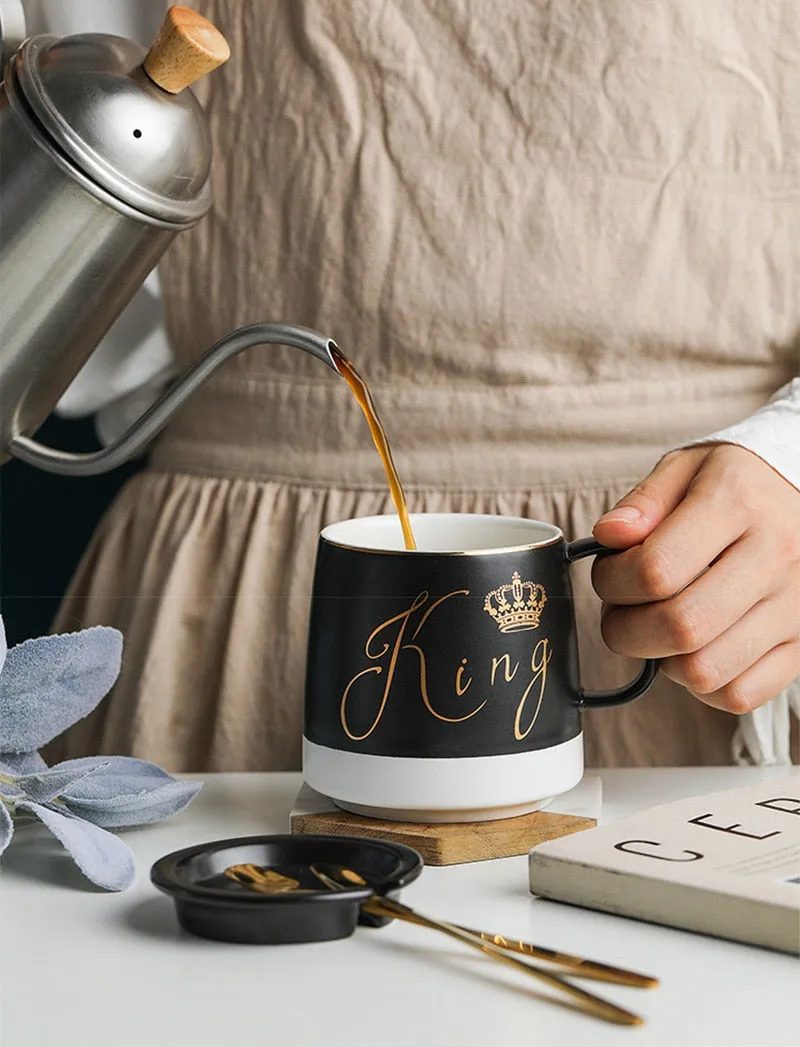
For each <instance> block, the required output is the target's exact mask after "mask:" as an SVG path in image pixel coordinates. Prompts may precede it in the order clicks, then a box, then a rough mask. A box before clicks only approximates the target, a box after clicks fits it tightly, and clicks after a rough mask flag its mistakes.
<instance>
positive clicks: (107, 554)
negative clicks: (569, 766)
mask: <svg viewBox="0 0 800 1047" xmlns="http://www.w3.org/2000/svg"><path fill="white" fill-rule="evenodd" d="M197 7H198V8H199V9H200V10H201V11H202V12H203V13H204V14H207V15H208V16H209V17H210V18H211V19H212V20H213V21H214V22H215V23H216V24H217V25H218V26H219V27H220V28H221V29H222V30H223V32H224V33H225V34H226V35H227V37H228V38H229V40H230V43H231V48H232V53H233V56H234V57H233V58H232V60H231V61H230V62H229V63H228V64H227V65H226V66H225V67H223V68H222V69H221V70H219V71H217V72H216V73H215V74H213V75H212V76H211V77H209V78H208V79H207V80H206V81H204V82H203V83H201V84H200V85H198V96H199V97H200V99H201V101H202V102H203V103H204V105H205V108H206V111H207V114H208V117H209V121H210V128H211V137H212V141H213V146H214V172H213V174H214V185H215V198H216V204H215V207H214V210H213V211H212V213H211V214H210V215H209V216H208V217H207V218H205V219H204V220H203V222H202V223H200V224H199V225H198V226H197V227H196V228H195V229H193V230H192V231H190V232H187V233H184V234H182V235H181V236H180V237H178V238H177V240H176V241H175V244H174V246H173V247H172V248H171V249H170V251H169V253H168V255H167V257H166V258H165V260H164V262H163V264H162V266H161V267H160V276H161V281H162V284H163V293H164V304H165V311H166V318H167V328H168V332H169V335H170V339H171V345H172V348H173V351H174V353H175V356H176V358H177V361H178V363H179V364H181V365H185V364H186V363H188V362H189V361H190V360H192V359H193V358H194V357H196V355H197V354H198V353H199V352H201V351H202V350H203V349H204V348H205V347H206V346H207V345H209V344H210V343H211V342H212V341H214V340H215V339H216V338H218V337H220V336H221V335H223V334H225V333H226V332H228V331H230V330H231V329H233V328H235V327H238V326H240V325H242V324H245V323H250V322H255V321H263V320H282V321H287V322H294V323H301V324H304V325H306V326H309V327H312V328H315V329H317V330H321V331H323V332H324V333H326V334H329V335H330V336H332V337H334V338H336V340H337V341H338V343H339V344H340V345H341V346H342V348H343V349H344V351H345V352H346V354H347V355H348V356H350V358H351V359H353V361H354V362H355V363H356V365H357V366H358V367H359V369H360V370H361V371H362V372H363V373H364V375H365V377H366V378H367V379H368V381H369V382H370V384H371V387H372V390H373V393H374V396H375V399H376V401H377V403H378V405H379V408H380V410H381V413H382V416H383V420H384V423H385V425H386V429H387V431H388V433H389V436H390V439H391V442H392V446H393V449H394V453H395V457H396V460H397V464H398V466H399V470H400V474H401V477H402V479H403V480H404V482H405V484H406V488H407V494H408V496H409V503H410V507H411V509H412V511H417V512H420V511H421V512H428V511H459V512H484V513H504V514H510V515H517V516H526V517H532V518H537V519H542V520H549V521H552V522H554V523H556V524H558V525H559V526H560V527H561V528H562V529H563V530H564V532H565V533H566V535H567V536H568V537H569V538H577V537H581V536H585V535H588V534H590V533H591V532H592V531H593V530H594V533H595V534H596V536H597V537H598V539H599V540H600V541H602V542H603V543H604V544H606V545H608V546H611V547H615V548H618V549H622V550H624V551H623V552H621V553H620V554H619V555H617V556H615V557H608V558H604V559H602V560H600V561H598V562H597V563H596V565H595V567H594V569H593V570H594V584H595V586H596V589H597V593H598V594H599V597H601V598H602V600H603V601H605V604H606V609H605V611H604V612H603V622H602V625H603V633H604V635H605V638H606V640H607V642H608V644H609V646H610V648H611V651H609V650H607V649H606V648H605V646H604V644H603V642H602V640H601V636H600V615H601V610H600V608H601V602H600V600H599V599H598V595H595V593H593V591H592V585H591V578H590V575H589V571H590V568H589V567H586V569H585V570H583V569H581V568H582V567H583V566H584V565H577V567H576V575H575V585H576V597H577V605H578V617H579V623H578V624H579V636H580V642H581V662H582V670H581V671H582V680H583V683H584V685H585V686H587V687H593V688H596V687H610V686H617V685H620V684H621V683H623V682H624V681H625V680H626V679H629V678H631V677H632V676H633V674H634V672H635V670H636V661H635V659H638V658H641V657H645V656H652V657H658V658H660V659H662V663H661V666H662V671H661V673H660V674H659V678H658V680H657V682H656V684H655V686H654V687H653V688H652V690H651V691H650V692H649V693H648V694H647V695H646V696H645V697H643V698H641V699H640V700H638V701H636V702H634V703H632V704H630V705H627V706H624V707H621V708H617V709H610V710H603V711H598V712H594V713H588V714H587V715H586V716H585V719H584V728H585V737H586V756H587V762H588V763H589V764H590V765H595V766H597V765H606V766H615V765H616V766H619V765H628V766H636V765H645V764H660V765H686V764H723V763H729V762H730V761H731V760H732V759H740V760H748V759H749V760H755V761H757V762H786V761H788V760H789V708H790V706H791V705H793V706H794V709H795V711H796V712H797V711H798V709H799V708H800V705H799V704H798V697H797V689H796V685H795V684H794V683H793V681H794V680H795V678H796V677H798V675H800V585H799V584H798V583H800V538H799V536H800V490H799V488H800V456H799V455H798V447H800V422H799V419H800V382H798V379H797V377H796V376H797V373H798V363H799V362H800V353H798V341H797V333H798V327H799V325H800V293H799V292H798V281H797V274H798V273H800V203H799V202H798V201H799V200H800V195H799V194H798V185H799V184H800V151H799V149H798V142H800V123H799V121H800V110H798V108H797V106H795V105H793V104H792V93H791V84H792V83H793V80H792V76H793V75H795V74H797V72H798V64H799V63H800V58H798V57H797V56H798V55H800V46H798V45H800V21H798V19H797V17H796V15H795V13H794V11H793V7H792V5H791V4H789V3H780V4H777V5H773V6H771V7H770V8H769V11H765V10H764V9H763V7H762V6H760V5H752V9H750V8H748V7H747V6H746V5H742V4H739V3H733V2H726V0H716V2H715V3H714V4H712V5H705V4H704V5H697V4H696V3H694V2H693V0H656V2H654V3H650V4H647V5H644V6H643V5H641V4H639V3H636V2H635V0H611V2H609V0H602V2H600V0H591V2H589V3H587V2H585V0H584V2H580V3H578V2H577V0H566V2H564V3H561V4H550V3H544V2H530V0H524V2H523V0H509V2H508V3H506V4H504V5H502V9H501V10H499V11H498V10H497V9H496V8H495V7H493V6H492V5H489V4H470V3H466V2H465V0H435V2H433V3H431V2H425V3H422V2H417V0H411V2H404V3H402V4H401V3H399V2H395V0H388V2H386V3H384V4H380V5H375V4H372V3H368V2H366V0H365V2H356V3H351V4H347V5H334V4H329V3H324V2H319V0H291V2H289V0H281V2H276V3H272V4H268V5H258V4H255V3H253V2H252V0H248V2H245V3H240V2H238V0H215V2H203V3H199V4H197ZM324 370H325V369H324V368H321V367H320V365H319V363H318V362H317V361H315V360H313V359H310V358H305V357H304V356H303V355H302V354H299V353H297V352H296V351H294V350H283V349H280V348H277V349H276V348H274V347H269V348H267V347H265V348H263V349H254V350H250V351H249V352H248V353H246V354H243V355H241V356H239V357H238V358H236V359H235V360H233V361H231V362H230V363H228V364H227V365H226V367H225V368H224V369H223V370H222V371H221V372H220V373H219V374H218V376H217V377H215V379H213V380H212V382H210V383H209V384H208V385H207V386H206V387H204V388H203V389H202V390H201V391H200V392H199V393H197V394H196V395H195V396H194V397H193V399H192V400H191V401H190V402H189V404H188V405H187V406H186V407H185V408H184V409H183V411H182V412H181V414H180V415H179V416H178V417H177V418H176V419H175V420H174V422H173V423H171V425H170V426H169V427H168V428H167V430H165V432H164V433H163V435H162V436H161V437H160V438H159V439H158V440H157V441H156V443H155V445H154V447H153V449H152V454H151V457H150V461H149V465H148V467H147V469H146V470H145V471H143V472H141V473H139V474H138V475H137V476H136V477H135V478H133V479H132V480H131V481H129V483H128V484H127V486H126V488H125V489H124V491H123V492H122V494H121V495H120V497H119V498H118V499H117V501H116V503H115V504H114V506H113V508H112V509H111V510H110V512H109V513H108V515H107V516H106V518H105V520H104V521H103V523H102V524H101V526H100V528H99V530H98V531H97V533H96V535H95V538H94V540H93V542H92V544H91V546H90V548H89V549H88V550H87V553H86V555H85V557H84V560H83V563H82V566H81V567H80V569H79V571H78V573H77V574H76V576H75V578H74V580H73V583H72V586H71V589H70V592H69V594H68V595H67V597H66V599H65V601H64V604H63V607H62V610H61V612H60V615H59V618H58V621H57V623H56V627H57V628H58V629H60V630H65V629H68V628H69V629H72V628H78V627H83V626H87V625H90V624H93V623H100V622H102V623H105V624H110V625H115V626H117V627H119V628H120V629H121V630H122V632H123V633H124V635H125V656H124V666H123V672H122V676H121V679H120V681H119V683H118V685H117V687H116V689H115V691H114V692H113V693H112V695H111V696H110V698H109V699H108V700H106V701H105V702H104V703H103V704H102V705H101V707H100V709H99V710H98V711H97V713H96V714H95V715H93V716H92V717H90V718H88V719H87V720H86V721H84V722H83V723H82V724H79V725H77V726H76V727H75V728H74V729H72V730H71V731H70V732H69V733H68V734H67V735H66V736H65V737H64V738H63V739H62V740H61V742H60V743H59V746H58V751H57V755H59V756H61V757H66V756H79V755H83V754H85V753H88V752H128V753H132V754H135V755H138V756H142V757H147V758H149V759H153V760H156V761H157V762H158V763H160V764H162V765H163V766H165V767H167V768H169V769H170V770H173V771H201V770H255V769H259V770H263V769H271V770H277V769H288V768H296V767H297V766H298V765H299V760H300V742H301V733H302V731H301V723H302V691H303V664H304V656H305V646H306V628H307V618H308V607H309V594H310V589H311V581H312V571H313V562H314V553H315V547H316V541H317V536H318V533H319V531H320V529H321V527H322V526H323V525H325V524H326V523H328V522H331V521H334V520H338V519H344V518H348V517H353V516H359V515H365V514H373V513H381V512H389V511H391V504H390V500H389V495H388V490H387V486H386V483H385V478H384V476H383V474H382V472H381V467H380V463H379V461H378V458H377V455H376V454H375V452H374V450H373V449H372V447H371V445H370V442H369V437H368V434H367V430H366V426H365V425H364V422H363V419H362V417H361V416H360V414H359V411H358V408H357V406H356V404H355V402H354V401H353V399H352V397H351V396H350V395H349V392H348V390H347V388H346V387H345V384H344V383H343V382H339V381H337V380H336V378H335V376H333V375H331V374H330V373H328V372H325V373H322V372H323V371H324ZM612 651H613V652H616V653H611V652H612ZM776 696H778V697H776Z"/></svg>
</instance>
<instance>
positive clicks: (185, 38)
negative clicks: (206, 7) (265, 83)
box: [144, 7, 231, 95]
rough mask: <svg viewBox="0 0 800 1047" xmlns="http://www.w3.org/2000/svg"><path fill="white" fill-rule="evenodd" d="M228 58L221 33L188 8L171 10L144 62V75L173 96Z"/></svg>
mask: <svg viewBox="0 0 800 1047" xmlns="http://www.w3.org/2000/svg"><path fill="white" fill-rule="evenodd" d="M230 56H231V49H230V47H228V41H227V40H226V39H225V37H224V36H223V35H222V33H221V32H220V31H219V30H218V29H217V28H216V27H215V26H213V25H212V24H211V22H209V21H208V19H207V18H203V16H202V15H200V14H198V13H197V11H193V10H192V9H191V8H190V7H171V8H170V9H169V11H167V15H166V17H165V19H164V22H163V24H162V26H161V28H160V29H159V31H158V36H157V37H156V38H155V41H154V42H153V46H152V47H151V48H150V50H149V51H148V52H147V57H146V58H145V60H144V71H145V72H146V73H147V75H148V76H149V77H150V79H151V80H153V81H154V82H155V83H157V84H158V86H159V87H161V88H163V90H164V91H169V93H170V94H173V95H176V94H178V93H179V92H180V91H182V90H183V89H184V87H188V86H189V85H190V84H193V83H194V82H195V80H199V79H200V77H201V76H205V75H206V73H210V72H211V71H212V69H216V68H217V66H220V65H223V63H225V62H227V61H228V59H229V58H230Z"/></svg>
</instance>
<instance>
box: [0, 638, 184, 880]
mask: <svg viewBox="0 0 800 1047" xmlns="http://www.w3.org/2000/svg"><path fill="white" fill-rule="evenodd" d="M121 658H122V636H121V634H120V633H119V632H117V630H116V629H109V628H106V627H104V626H97V627H95V628H92V629H85V630H83V631H82V632H79V633H71V634H69V635H66V636H44V637H40V638H39V639H36V640H27V641H26V642H25V643H22V644H19V645H18V646H17V647H13V648H12V649H11V650H10V651H9V650H7V647H6V637H5V630H4V628H3V621H2V618H0V854H2V853H3V851H4V850H5V849H6V847H7V846H8V844H9V843H10V841H11V837H12V835H13V831H14V822H15V820H17V819H19V818H24V817H35V818H38V819H39V821H40V822H42V823H43V824H44V825H46V826H47V828H48V829H49V830H50V831H51V832H52V833H53V835H54V836H55V837H56V838H57V839H58V840H59V841H60V842H61V843H62V844H63V846H64V847H65V848H66V849H67V850H68V851H69V853H70V854H71V855H72V857H73V859H74V860H75V863H76V864H77V865H78V867H79V868H80V869H81V871H82V872H83V873H84V875H85V876H86V877H88V879H90V880H91V881H92V882H93V883H96V884H98V885H99V886H100V887H105V888H107V889H108V890H112V891H121V890H124V889H125V888H126V887H128V886H130V884H131V883H132V882H133V878H134V864H133V855H132V854H131V851H130V848H129V847H128V846H127V844H125V843H123V842H122V840H120V839H118V838H117V837H116V836H114V835H113V834H112V833H110V832H108V831H107V830H108V829H109V828H113V829H121V828H125V827H127V826H132V825H144V824H146V823H149V822H155V821H159V820H160V819H162V818H166V817H168V816H169V815H170V814H175V813H176V812H177V811H180V810H182V809H183V808H184V807H185V806H186V805H187V804H188V803H189V802H190V801H191V799H192V797H193V796H194V795H195V794H196V793H197V791H198V790H199V788H200V783H199V782H189V781H177V780H176V779H174V778H172V777H171V776H170V775H169V774H167V773H166V771H162V770H161V768H160V767H156V766H155V765H154V764H151V763H147V762H146V761H144V760H137V759H134V758H133V757H128V756H93V757H86V758H84V759H80V760H65V761H63V762H62V763H59V764H56V766H55V767H48V766H47V765H46V763H45V762H44V760H43V759H42V757H41V756H40V755H39V752H38V750H39V749H40V748H41V747H42V746H43V745H46V744H47V743H48V742H49V741H51V740H52V739H53V738H55V737H57V735H59V734H61V732H62V731H64V730H66V728H67V727H70V726H71V725H72V724H73V723H75V722H76V721H78V720H80V719H82V718H83V717H84V716H88V714H89V713H90V712H92V710H93V709H94V708H95V707H96V706H97V704H98V703H99V702H100V701H101V700H102V699H103V697H104V696H105V695H106V694H107V693H108V691H109V689H110V688H111V687H112V686H113V684H114V682H115V680H116V678H117V676H118V675H119V670H120V664H121Z"/></svg>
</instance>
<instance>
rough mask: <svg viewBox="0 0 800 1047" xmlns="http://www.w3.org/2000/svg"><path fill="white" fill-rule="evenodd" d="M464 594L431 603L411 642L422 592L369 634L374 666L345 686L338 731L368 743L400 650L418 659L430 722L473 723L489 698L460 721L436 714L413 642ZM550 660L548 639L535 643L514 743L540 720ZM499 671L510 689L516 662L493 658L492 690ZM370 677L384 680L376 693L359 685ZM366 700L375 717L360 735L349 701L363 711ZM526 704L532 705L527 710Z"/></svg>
mask: <svg viewBox="0 0 800 1047" xmlns="http://www.w3.org/2000/svg"><path fill="white" fill-rule="evenodd" d="M469 592H470V591H469V589H457V590H455V591H453V592H451V593H447V595H446V596H442V597H440V598H439V599H438V600H434V601H433V602H431V603H430V605H429V606H428V607H427V608H426V609H425V611H424V613H423V614H422V616H421V618H420V620H419V623H418V624H417V626H416V628H415V629H414V632H413V633H412V634H411V636H410V637H408V636H407V634H408V633H409V631H410V628H411V625H410V622H411V619H412V617H413V616H414V615H415V614H416V613H417V612H418V611H421V610H422V609H423V608H424V607H425V605H426V604H428V601H429V600H430V594H429V593H428V592H427V591H423V592H421V593H420V594H419V595H418V596H417V597H416V598H415V599H414V600H413V602H412V603H411V606H410V607H409V608H408V609H407V610H405V611H401V612H400V613H399V614H395V615H393V616H392V617H391V618H387V619H386V620H385V621H383V622H381V623H380V625H378V626H377V627H376V628H375V629H373V631H372V632H371V633H370V635H369V637H368V638H367V642H366V644H365V645H364V653H365V654H366V656H367V658H368V659H369V660H370V661H372V662H377V663H379V664H373V665H370V666H367V668H365V669H362V670H361V672H358V673H356V675H355V676H354V677H353V678H352V679H351V680H350V682H349V683H348V684H347V686H346V687H345V689H344V693H343V694H342V698H341V702H340V704H339V720H340V722H341V725H342V729H343V730H344V733H345V734H346V735H347V737H348V738H350V739H351V740H352V741H355V742H360V741H364V739H366V738H369V736H370V735H371V734H372V733H373V731H374V730H375V729H376V727H377V726H378V724H379V723H380V721H381V720H382V718H383V716H384V713H385V711H386V705H387V703H388V701H389V696H390V694H391V691H392V686H393V684H394V680H395V676H396V673H397V663H398V660H399V658H400V654H401V652H402V651H413V652H414V653H415V654H416V655H417V659H418V666H419V691H420V697H421V699H422V702H423V704H424V706H425V708H426V709H427V711H428V712H429V713H430V715H431V716H433V717H434V719H436V720H439V721H441V722H443V723H451V724H456V723H463V722H464V721H465V720H470V719H472V717H473V716H476V715H477V714H478V713H479V712H480V711H481V709H483V708H484V706H485V705H486V703H487V701H488V699H484V700H483V701H482V702H480V703H479V704H477V705H475V707H474V708H472V709H471V710H470V711H469V712H466V713H464V714H463V715H461V716H446V715H445V714H444V713H443V712H441V711H440V710H439V709H437V708H436V706H435V705H434V702H433V701H432V699H431V696H430V693H429V689H428V665H427V658H426V655H425V651H424V650H423V647H422V645H421V643H417V642H415V641H417V640H418V638H419V634H420V632H421V630H422V628H423V626H424V625H425V623H426V622H427V621H428V619H429V618H430V617H431V615H432V614H433V613H434V612H435V611H437V610H438V609H439V608H440V607H441V606H442V605H443V604H444V603H445V602H446V601H448V600H451V599H453V598H454V597H457V596H469ZM393 627H394V628H395V629H396V631H395V633H394V636H392V632H391V630H392V628H393ZM552 657H553V651H552V648H551V646H550V641H549V640H548V639H547V638H543V639H541V640H539V642H538V643H537V644H536V646H535V647H534V649H533V652H532V654H531V660H530V670H531V673H532V674H533V675H532V676H531V679H530V681H529V682H528V684H527V686H526V688H525V690H524V692H523V694H522V697H521V698H520V700H519V703H518V705H517V708H516V714H515V717H514V737H515V738H516V740H517V741H523V740H524V739H525V738H527V737H528V735H529V734H530V733H531V731H532V729H533V727H534V725H535V723H536V721H537V719H538V718H539V714H540V712H541V709H542V702H543V700H544V695H545V688H546V686H547V667H548V665H549V663H550V660H551V658H552ZM467 666H468V660H467V659H466V658H462V659H461V663H460V665H459V666H458V668H457V670H456V674H455V681H454V684H455V686H454V690H455V694H456V695H457V696H458V697H459V698H462V697H463V696H464V695H465V694H466V693H467V691H468V690H469V688H470V687H471V685H472V684H473V682H474V673H473V672H472V671H471V670H470V669H469V668H468V667H467ZM501 667H502V677H503V682H505V683H506V684H510V683H511V682H512V681H513V680H514V678H515V677H516V676H517V673H518V671H519V668H520V663H519V662H515V663H514V664H513V665H512V662H511V656H510V655H508V654H503V655H501V656H500V657H496V658H492V662H491V668H490V686H491V687H494V686H495V683H496V681H497V674H498V670H499V669H500V668H501ZM526 675H527V674H526ZM369 677H374V678H377V677H383V689H382V691H380V692H378V693H376V692H375V690H374V689H372V688H369V687H367V686H366V685H365V684H363V683H362V684H360V685H359V681H366V679H367V678H369ZM370 697H372V700H373V702H374V704H375V706H376V711H375V714H374V715H373V717H372V720H371V722H370V723H369V725H368V726H367V729H366V730H365V731H363V732H362V733H357V732H356V730H355V729H354V727H353V725H352V722H351V719H352V716H351V705H352V702H353V701H354V700H358V703H359V705H361V706H363V704H364V703H365V701H366V702H369V699H370ZM531 705H532V706H533V708H532V709H531Z"/></svg>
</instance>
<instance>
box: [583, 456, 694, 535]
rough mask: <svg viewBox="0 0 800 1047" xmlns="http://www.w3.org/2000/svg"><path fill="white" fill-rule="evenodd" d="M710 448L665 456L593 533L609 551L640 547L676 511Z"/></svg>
mask: <svg viewBox="0 0 800 1047" xmlns="http://www.w3.org/2000/svg"><path fill="white" fill-rule="evenodd" d="M710 450H711V448H710V447H692V448H688V449H686V450H682V451H673V452H671V453H670V454H668V455H666V456H665V457H664V458H662V459H661V461H660V462H659V463H658V465H657V466H656V467H655V469H654V470H653V471H652V472H651V473H650V475H649V476H647V477H645V479H644V480H642V482H641V483H639V484H637V485H636V487H634V489H633V490H632V491H630V492H629V493H628V494H626V495H625V497H624V498H621V499H620V500H619V501H618V502H617V504H616V505H615V506H614V508H613V509H612V510H611V511H610V512H607V513H606V514H605V515H604V516H601V517H600V519H599V520H598V521H597V523H596V524H595V525H594V530H593V532H592V533H593V534H594V536H595V538H596V539H597V541H598V542H600V544H601V545H605V546H608V548H609V549H629V548H630V547H631V546H633V545H640V544H641V543H642V542H643V541H644V540H645V538H647V537H648V535H650V534H652V532H653V531H654V530H655V529H656V527H658V525H659V524H660V523H661V522H662V521H663V520H665V519H666V518H667V517H668V516H669V514H670V513H671V512H672V511H673V510H674V509H676V508H677V506H678V505H680V503H681V502H682V501H683V498H684V496H685V494H686V492H687V490H688V488H689V485H690V484H691V482H692V480H693V479H694V477H695V475H696V474H697V470H698V469H699V468H700V465H701V464H702V462H703V460H704V459H705V458H706V456H707V455H708V454H709V452H710Z"/></svg>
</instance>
